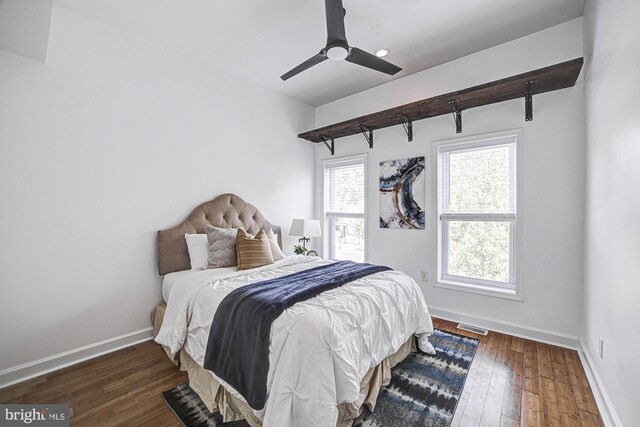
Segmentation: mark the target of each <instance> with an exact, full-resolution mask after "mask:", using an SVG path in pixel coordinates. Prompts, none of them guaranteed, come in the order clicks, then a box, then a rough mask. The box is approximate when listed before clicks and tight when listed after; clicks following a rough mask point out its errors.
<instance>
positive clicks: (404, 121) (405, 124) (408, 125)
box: [398, 113, 413, 142]
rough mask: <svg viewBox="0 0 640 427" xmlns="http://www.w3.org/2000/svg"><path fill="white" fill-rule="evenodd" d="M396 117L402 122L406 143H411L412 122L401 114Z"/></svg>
mask: <svg viewBox="0 0 640 427" xmlns="http://www.w3.org/2000/svg"><path fill="white" fill-rule="evenodd" d="M398 117H400V120H402V127H403V128H404V131H405V132H406V133H407V140H408V142H413V122H412V121H411V120H409V119H408V118H407V116H405V115H404V114H402V113H400V114H398Z"/></svg>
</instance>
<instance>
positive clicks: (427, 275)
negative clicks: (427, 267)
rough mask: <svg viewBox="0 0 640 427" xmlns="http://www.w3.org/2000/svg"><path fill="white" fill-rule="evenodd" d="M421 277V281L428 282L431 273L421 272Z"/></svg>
mask: <svg viewBox="0 0 640 427" xmlns="http://www.w3.org/2000/svg"><path fill="white" fill-rule="evenodd" d="M420 273H421V276H420V280H422V281H423V282H428V281H429V272H428V271H421V272H420Z"/></svg>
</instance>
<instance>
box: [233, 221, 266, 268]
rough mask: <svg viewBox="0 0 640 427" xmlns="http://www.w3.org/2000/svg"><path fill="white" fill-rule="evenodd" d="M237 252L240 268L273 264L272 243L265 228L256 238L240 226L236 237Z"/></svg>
mask: <svg viewBox="0 0 640 427" xmlns="http://www.w3.org/2000/svg"><path fill="white" fill-rule="evenodd" d="M236 252H237V254H238V270H248V269H250V268H256V267H262V266H263V265H267V264H273V255H272V254H271V244H270V243H269V238H268V237H267V233H266V232H265V231H264V230H261V231H260V232H259V233H258V234H257V235H256V237H255V239H252V238H251V235H250V234H249V233H247V232H246V231H244V230H243V229H241V228H239V229H238V234H237V237H236Z"/></svg>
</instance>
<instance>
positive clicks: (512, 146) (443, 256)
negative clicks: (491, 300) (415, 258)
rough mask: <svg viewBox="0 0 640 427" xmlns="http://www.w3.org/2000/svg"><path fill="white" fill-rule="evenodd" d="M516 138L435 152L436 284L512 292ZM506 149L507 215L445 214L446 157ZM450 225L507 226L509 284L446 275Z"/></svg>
mask: <svg viewBox="0 0 640 427" xmlns="http://www.w3.org/2000/svg"><path fill="white" fill-rule="evenodd" d="M516 142H517V141H516V138H515V137H514V136H507V137H499V138H491V139H486V140H480V141H473V142H467V143H455V144H449V145H444V146H441V147H439V148H438V154H439V155H438V169H439V173H438V178H439V188H438V190H439V197H438V214H439V215H438V219H439V221H440V224H441V229H440V239H439V242H440V251H439V252H440V260H441V263H440V264H441V265H440V278H439V279H440V280H442V281H444V282H450V283H458V284H470V285H478V286H484V287H489V288H500V289H508V290H515V289H516V277H517V272H516V265H517V262H516V260H517V192H516V189H517V182H516V178H517V171H516ZM499 146H508V147H509V165H508V167H509V171H508V172H509V206H508V212H456V213H450V212H448V207H449V204H450V187H449V185H450V154H454V153H459V152H473V151H481V150H484V149H492V148H496V147H499ZM454 221H474V222H475V221H477V222H508V223H509V281H508V282H500V281H493V280H487V279H478V278H473V277H466V276H457V275H455V274H449V271H448V268H449V255H450V253H449V243H450V240H449V239H450V236H449V223H450V222H454Z"/></svg>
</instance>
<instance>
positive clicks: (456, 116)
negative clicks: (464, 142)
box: [449, 100, 462, 133]
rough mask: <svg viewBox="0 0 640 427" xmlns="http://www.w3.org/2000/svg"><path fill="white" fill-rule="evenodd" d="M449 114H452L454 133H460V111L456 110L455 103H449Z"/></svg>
mask: <svg viewBox="0 0 640 427" xmlns="http://www.w3.org/2000/svg"><path fill="white" fill-rule="evenodd" d="M449 106H450V107H451V112H452V113H453V121H454V122H455V123H456V133H462V110H460V108H458V105H457V104H456V101H453V100H451V101H449Z"/></svg>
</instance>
